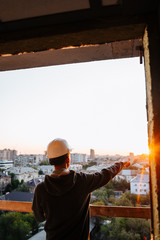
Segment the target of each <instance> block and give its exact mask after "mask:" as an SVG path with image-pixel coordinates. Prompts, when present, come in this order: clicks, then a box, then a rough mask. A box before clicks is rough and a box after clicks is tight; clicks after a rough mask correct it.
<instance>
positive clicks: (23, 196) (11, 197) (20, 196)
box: [1, 191, 34, 202]
mask: <svg viewBox="0 0 160 240" xmlns="http://www.w3.org/2000/svg"><path fill="white" fill-rule="evenodd" d="M33 195H34V194H33V193H30V192H16V191H13V192H10V193H8V194H5V195H3V196H2V197H1V199H2V200H8V201H18V202H32V200H33Z"/></svg>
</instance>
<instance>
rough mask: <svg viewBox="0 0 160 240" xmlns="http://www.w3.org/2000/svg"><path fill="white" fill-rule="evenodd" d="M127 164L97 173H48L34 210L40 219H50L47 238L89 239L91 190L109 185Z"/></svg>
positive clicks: (53, 239) (33, 205)
mask: <svg viewBox="0 0 160 240" xmlns="http://www.w3.org/2000/svg"><path fill="white" fill-rule="evenodd" d="M122 168H123V163H122V162H120V163H115V164H114V165H113V166H111V167H109V168H106V169H103V170H102V171H101V172H96V173H94V174H85V173H82V172H80V173H76V172H74V171H70V173H69V174H68V175H61V176H58V177H51V176H46V177H45V180H44V182H42V183H40V184H38V185H37V187H36V189H35V194H34V199H33V204H32V209H33V212H34V215H35V218H36V219H37V221H39V222H42V221H45V220H46V223H45V231H46V234H47V240H87V239H88V235H89V202H90V193H91V192H92V191H94V190H95V189H97V188H100V187H102V186H104V185H105V184H107V183H108V182H109V181H110V180H111V179H112V178H113V177H114V176H115V175H116V174H117V173H119V172H120V171H121V169H122Z"/></svg>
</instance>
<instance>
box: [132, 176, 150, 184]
mask: <svg viewBox="0 0 160 240" xmlns="http://www.w3.org/2000/svg"><path fill="white" fill-rule="evenodd" d="M131 182H136V183H137V182H138V183H139V182H141V183H149V175H148V174H138V175H137V177H135V178H133V179H132V180H131Z"/></svg>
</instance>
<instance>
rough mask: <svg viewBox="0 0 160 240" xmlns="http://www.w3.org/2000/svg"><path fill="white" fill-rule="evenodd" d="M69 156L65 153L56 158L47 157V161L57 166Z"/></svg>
mask: <svg viewBox="0 0 160 240" xmlns="http://www.w3.org/2000/svg"><path fill="white" fill-rule="evenodd" d="M68 157H69V153H66V154H64V155H62V156H60V157H56V158H50V159H49V163H50V164H51V165H55V166H58V165H61V164H63V163H64V162H65V160H66V159H67V158H68Z"/></svg>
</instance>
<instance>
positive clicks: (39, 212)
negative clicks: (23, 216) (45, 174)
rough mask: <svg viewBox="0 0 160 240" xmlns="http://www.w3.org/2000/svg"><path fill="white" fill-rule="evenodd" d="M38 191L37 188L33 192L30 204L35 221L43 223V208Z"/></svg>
mask: <svg viewBox="0 0 160 240" xmlns="http://www.w3.org/2000/svg"><path fill="white" fill-rule="evenodd" d="M39 190H40V189H39V188H38V186H37V187H36V189H35V192H34V198H33V202H32V210H33V213H34V216H35V219H36V220H37V221H38V222H43V221H45V215H44V211H43V208H42V206H41V196H40V195H41V194H42V193H41V194H40V191H39Z"/></svg>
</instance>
